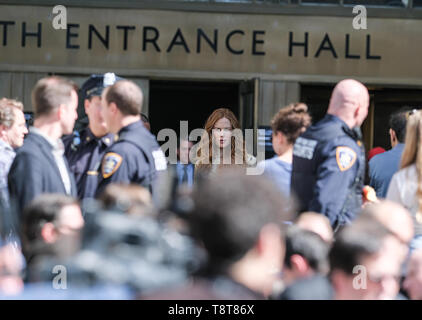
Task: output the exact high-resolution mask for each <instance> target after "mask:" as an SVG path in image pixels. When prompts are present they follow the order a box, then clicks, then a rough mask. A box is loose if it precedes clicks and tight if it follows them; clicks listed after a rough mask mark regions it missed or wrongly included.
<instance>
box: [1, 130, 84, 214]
mask: <svg viewBox="0 0 422 320" xmlns="http://www.w3.org/2000/svg"><path fill="white" fill-rule="evenodd" d="M52 149H53V147H52V146H51V145H50V143H49V142H48V141H47V140H45V139H44V138H43V137H42V136H40V135H38V134H35V133H29V134H28V136H27V137H26V139H25V142H24V144H23V146H22V147H21V148H19V149H18V150H17V152H16V157H15V159H14V161H13V163H12V166H11V168H10V171H9V175H8V180H9V183H8V184H9V192H10V198H11V200H12V201H13V202H14V203H15V205H16V209H17V210H18V212H19V214H21V212H22V210H23V208H25V206H26V205H27V204H28V203H29V202H31V200H33V199H34V198H35V197H36V196H38V195H40V194H42V193H62V194H66V189H65V186H64V184H63V182H62V177H61V175H60V171H59V168H58V166H57V164H56V161H55V159H54V155H53V153H52ZM64 161H65V164H66V166H67V169H68V172H69V177H70V183H71V194H70V195H72V196H74V197H76V195H77V191H76V183H75V179H74V177H73V174H72V173H71V172H70V171H69V166H68V164H67V161H66V159H64Z"/></svg>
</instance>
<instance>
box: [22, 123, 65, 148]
mask: <svg viewBox="0 0 422 320" xmlns="http://www.w3.org/2000/svg"><path fill="white" fill-rule="evenodd" d="M29 132H31V133H35V134H37V135H39V136H41V137H43V138H44V139H45V140H47V142H48V143H49V144H50V145H51V147H52V148H53V149H54V150H57V149H60V142H61V141H62V140H61V139H58V140H56V141H55V140H53V139H51V138H50V137H49V136H48V135H46V134H44V133H43V132H42V131H41V130H40V129H38V128H35V127H30V128H29Z"/></svg>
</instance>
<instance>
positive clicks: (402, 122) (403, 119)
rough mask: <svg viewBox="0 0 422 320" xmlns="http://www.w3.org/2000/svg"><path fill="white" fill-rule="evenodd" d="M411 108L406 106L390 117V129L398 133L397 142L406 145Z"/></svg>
mask: <svg viewBox="0 0 422 320" xmlns="http://www.w3.org/2000/svg"><path fill="white" fill-rule="evenodd" d="M409 111H410V107H407V106H404V107H402V108H400V109H399V110H397V111H395V112H393V113H392V114H391V115H390V120H389V125H390V128H391V129H393V131H394V132H395V133H396V137H397V140H398V141H399V142H400V143H404V140H405V138H406V124H407V118H408V113H409Z"/></svg>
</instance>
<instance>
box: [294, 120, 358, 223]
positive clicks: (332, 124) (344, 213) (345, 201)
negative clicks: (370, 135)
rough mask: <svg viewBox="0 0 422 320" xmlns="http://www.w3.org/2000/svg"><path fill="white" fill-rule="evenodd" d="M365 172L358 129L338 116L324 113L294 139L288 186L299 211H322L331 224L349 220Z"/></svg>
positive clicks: (353, 216) (353, 213) (356, 208)
mask: <svg viewBox="0 0 422 320" xmlns="http://www.w3.org/2000/svg"><path fill="white" fill-rule="evenodd" d="M364 175H365V150H364V148H363V144H362V141H361V134H360V130H352V129H350V128H349V127H348V126H347V124H346V123H345V122H343V121H342V120H341V119H339V118H338V117H336V116H333V115H329V114H327V115H326V116H325V117H324V119H322V120H321V121H319V122H318V123H317V124H315V125H313V126H311V127H310V128H308V130H307V131H306V132H305V133H304V134H302V135H301V136H300V137H299V138H298V139H297V140H296V143H295V145H294V150H293V168H292V180H291V190H292V193H294V194H295V195H296V196H297V198H298V202H299V203H298V205H299V208H298V209H299V212H303V211H315V212H319V213H322V214H324V215H325V216H327V217H328V219H329V220H330V222H331V225H332V226H333V227H334V228H337V227H339V226H342V225H344V224H346V223H348V222H350V221H352V220H353V219H354V218H355V217H356V215H357V213H358V212H359V210H360V209H361V205H362V188H363V180H364Z"/></svg>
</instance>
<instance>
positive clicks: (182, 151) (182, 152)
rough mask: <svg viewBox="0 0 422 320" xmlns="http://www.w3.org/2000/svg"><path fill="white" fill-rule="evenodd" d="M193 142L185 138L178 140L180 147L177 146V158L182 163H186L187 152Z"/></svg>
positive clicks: (187, 160)
mask: <svg viewBox="0 0 422 320" xmlns="http://www.w3.org/2000/svg"><path fill="white" fill-rule="evenodd" d="M192 146H193V143H192V142H190V141H187V140H182V141H181V142H180V148H179V160H180V162H181V163H183V164H188V163H189V162H190V161H189V152H190V149H191V148H192Z"/></svg>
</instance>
